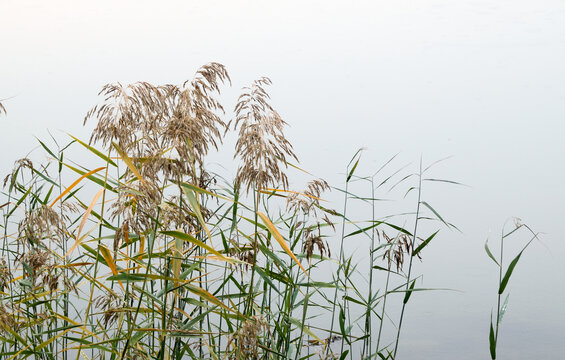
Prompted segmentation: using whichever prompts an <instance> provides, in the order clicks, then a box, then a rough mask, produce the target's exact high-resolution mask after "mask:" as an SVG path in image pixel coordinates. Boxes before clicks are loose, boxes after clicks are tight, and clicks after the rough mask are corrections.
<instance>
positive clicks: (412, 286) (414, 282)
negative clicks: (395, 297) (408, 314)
mask: <svg viewBox="0 0 565 360" xmlns="http://www.w3.org/2000/svg"><path fill="white" fill-rule="evenodd" d="M415 284H416V280H413V281H412V284H411V285H410V288H409V289H408V291H406V294H404V300H403V301H402V302H403V303H404V304H406V303H407V302H408V300H410V295H412V292H413V291H414V285H415Z"/></svg>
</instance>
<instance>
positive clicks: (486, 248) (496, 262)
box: [485, 240, 500, 267]
mask: <svg viewBox="0 0 565 360" xmlns="http://www.w3.org/2000/svg"><path fill="white" fill-rule="evenodd" d="M485 251H486V253H487V255H488V257H489V258H491V259H492V261H494V263H495V264H496V265H498V267H500V264H499V263H498V261H496V258H495V257H494V255H493V254H492V252H491V251H490V249H489V247H488V240H487V241H485Z"/></svg>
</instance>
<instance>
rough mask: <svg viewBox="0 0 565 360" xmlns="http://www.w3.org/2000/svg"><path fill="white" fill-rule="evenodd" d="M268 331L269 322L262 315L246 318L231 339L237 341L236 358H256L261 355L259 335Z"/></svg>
mask: <svg viewBox="0 0 565 360" xmlns="http://www.w3.org/2000/svg"><path fill="white" fill-rule="evenodd" d="M268 331H269V324H268V323H267V321H266V320H265V318H264V317H262V316H251V317H250V318H249V319H247V320H245V321H244V322H243V325H242V326H241V328H239V330H237V331H236V332H235V333H234V334H233V335H232V339H231V341H230V343H231V342H233V341H234V340H235V341H236V346H237V355H238V356H237V357H234V358H237V359H256V358H257V356H258V355H259V336H261V335H262V334H263V333H264V332H268ZM228 345H229V344H228Z"/></svg>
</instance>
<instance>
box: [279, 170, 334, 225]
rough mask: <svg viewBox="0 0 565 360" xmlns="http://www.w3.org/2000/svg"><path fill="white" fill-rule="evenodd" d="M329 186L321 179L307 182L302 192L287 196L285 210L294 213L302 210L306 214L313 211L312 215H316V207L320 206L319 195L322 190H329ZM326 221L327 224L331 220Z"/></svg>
mask: <svg viewBox="0 0 565 360" xmlns="http://www.w3.org/2000/svg"><path fill="white" fill-rule="evenodd" d="M329 188H330V186H329V185H328V183H327V182H326V181H325V180H323V179H316V180H312V181H310V182H308V184H307V185H306V189H305V190H304V193H303V194H300V193H292V194H290V195H289V196H288V197H287V200H286V201H287V210H289V211H291V212H294V213H296V212H298V211H302V212H303V213H304V215H306V216H309V215H310V213H313V215H314V216H315V217H317V213H316V208H319V206H320V196H321V195H322V193H323V192H324V191H326V190H329ZM301 195H302V196H301ZM326 219H327V218H326ZM326 219H324V220H326ZM327 221H328V225H329V224H330V223H331V222H329V220H327Z"/></svg>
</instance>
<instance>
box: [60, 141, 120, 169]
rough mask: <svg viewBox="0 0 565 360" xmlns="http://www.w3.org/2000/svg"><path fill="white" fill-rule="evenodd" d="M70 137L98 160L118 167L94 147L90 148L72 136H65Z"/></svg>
mask: <svg viewBox="0 0 565 360" xmlns="http://www.w3.org/2000/svg"><path fill="white" fill-rule="evenodd" d="M67 135H69V136H70V137H72V138H73V139H74V140H75V141H76V142H78V143H79V144H81V145H82V146H84V147H85V148H87V149H88V150H90V151H91V152H92V153H93V154H94V155H96V156H98V157H99V158H101V159H102V160H104V161H105V162H107V163H109V164H111V165H112V166H114V167H117V166H118V165H116V163H115V162H114V161H112V159H110V158H109V157H107V156H106V155H104V154H102V152H100V151H98V150H96V149H95V148H94V147H92V146H91V145H88V144H87V143H85V142H83V141H81V140H79V139H77V138H76V137H74V136H72V135H71V134H67Z"/></svg>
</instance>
